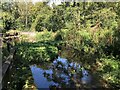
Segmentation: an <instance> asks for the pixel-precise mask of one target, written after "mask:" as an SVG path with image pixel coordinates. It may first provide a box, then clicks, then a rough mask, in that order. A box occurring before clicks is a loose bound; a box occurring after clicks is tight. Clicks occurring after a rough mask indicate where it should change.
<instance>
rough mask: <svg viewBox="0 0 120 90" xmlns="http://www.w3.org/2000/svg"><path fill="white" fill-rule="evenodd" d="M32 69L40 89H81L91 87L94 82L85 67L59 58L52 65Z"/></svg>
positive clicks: (47, 64) (32, 66)
mask: <svg viewBox="0 0 120 90" xmlns="http://www.w3.org/2000/svg"><path fill="white" fill-rule="evenodd" d="M30 69H31V72H32V76H33V78H34V83H35V85H36V87H37V88H38V89H41V88H47V89H48V90H49V89H50V88H80V87H82V86H84V85H86V86H89V85H90V83H91V81H92V77H91V75H90V73H89V71H88V70H85V68H84V67H83V66H81V65H80V64H79V63H77V62H70V61H68V60H67V59H65V58H61V57H59V56H58V58H57V59H55V60H54V61H53V62H52V63H46V64H41V65H36V64H34V65H31V66H30Z"/></svg>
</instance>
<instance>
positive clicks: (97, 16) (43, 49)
mask: <svg viewBox="0 0 120 90" xmlns="http://www.w3.org/2000/svg"><path fill="white" fill-rule="evenodd" d="M1 6H2V10H3V16H2V20H3V32H5V31H8V30H10V29H16V30H19V31H21V32H22V31H26V30H27V31H29V32H33V31H34V33H36V35H35V37H34V39H33V37H32V38H30V36H29V35H27V36H22V38H23V39H22V40H21V43H19V44H17V45H16V47H17V48H18V49H17V53H16V58H17V59H18V60H21V63H22V65H23V67H24V66H25V65H26V63H27V64H31V63H38V62H44V61H50V60H53V59H54V58H55V57H56V55H57V53H58V49H59V48H58V47H59V46H60V47H64V49H62V48H60V49H61V51H63V54H64V52H65V50H66V48H67V49H70V50H71V51H70V52H71V55H69V54H68V55H63V56H64V57H65V58H68V59H73V60H77V61H78V62H81V63H82V64H83V65H84V66H85V67H86V68H87V69H89V70H91V72H95V73H94V75H96V76H97V74H99V76H100V79H104V80H106V81H107V83H109V84H110V85H111V86H112V85H113V87H120V86H119V83H120V76H119V75H120V71H119V69H120V2H113V3H110V2H99V3H98V2H85V3H82V2H80V3H75V2H74V3H70V2H66V3H62V4H61V5H58V6H55V5H53V9H52V8H50V7H49V6H48V5H47V4H46V3H42V2H40V3H36V4H35V5H34V4H32V3H31V2H30V3H27V4H25V3H9V2H6V3H2V5H1ZM25 7H26V8H25ZM25 37H29V39H27V40H26V39H25ZM31 39H33V40H34V42H28V41H30V40H31ZM70 52H69V51H66V53H70ZM21 70H22V69H21ZM18 76H19V74H18Z"/></svg>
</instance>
